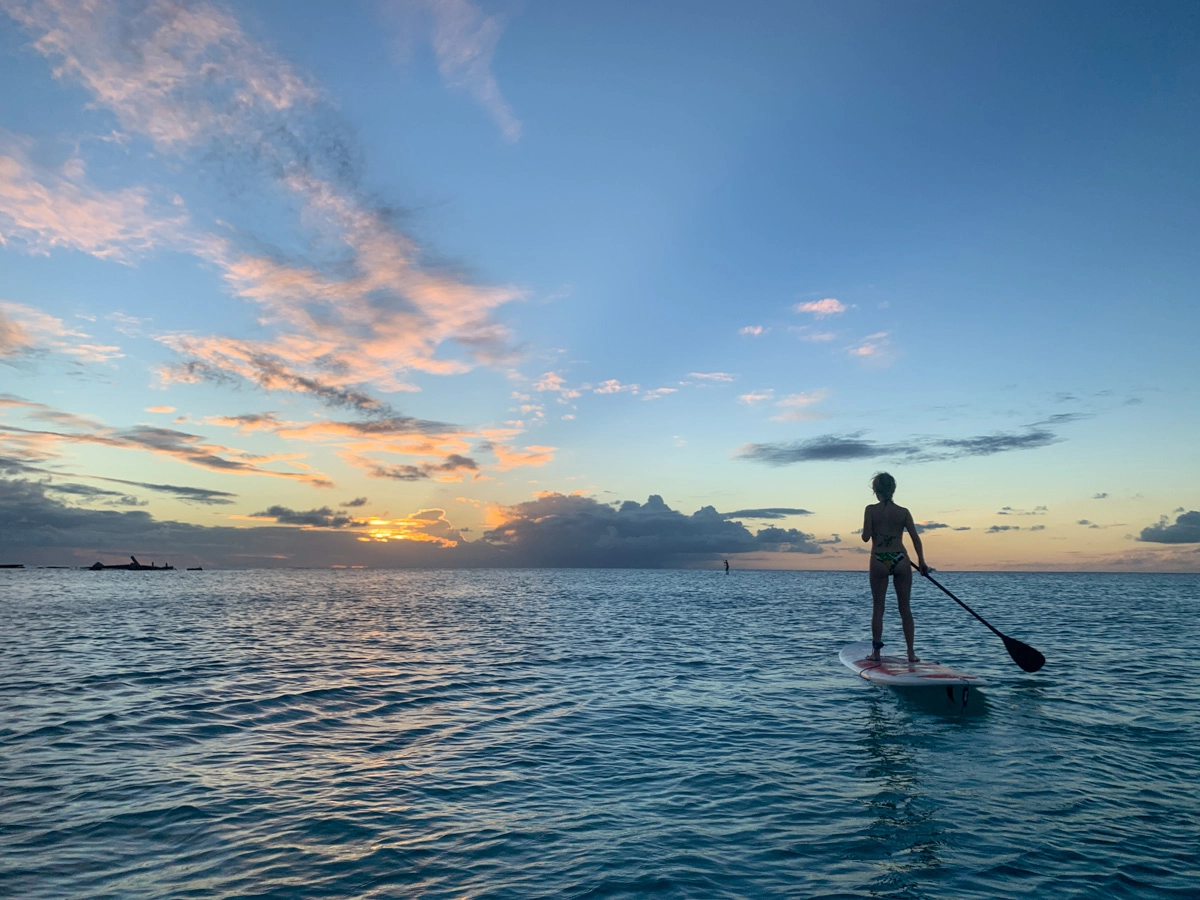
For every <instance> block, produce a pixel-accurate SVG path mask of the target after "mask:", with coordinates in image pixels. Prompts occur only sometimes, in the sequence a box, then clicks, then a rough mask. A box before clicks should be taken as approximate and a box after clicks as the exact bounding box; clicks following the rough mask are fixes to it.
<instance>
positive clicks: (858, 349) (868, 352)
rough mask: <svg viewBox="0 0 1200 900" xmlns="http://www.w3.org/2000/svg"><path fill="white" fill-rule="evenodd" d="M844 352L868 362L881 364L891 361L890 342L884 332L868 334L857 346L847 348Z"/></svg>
mask: <svg viewBox="0 0 1200 900" xmlns="http://www.w3.org/2000/svg"><path fill="white" fill-rule="evenodd" d="M846 351H847V352H848V353H849V354H850V355H851V356H853V357H856V358H858V359H862V360H866V361H869V362H876V363H883V362H888V361H889V360H890V359H891V354H890V342H889V340H888V333H887V332H886V331H877V332H875V334H869V335H867V336H866V337H865V338H863V339H862V340H861V341H859V342H858V343H857V344H854V345H853V346H850V347H847V348H846Z"/></svg>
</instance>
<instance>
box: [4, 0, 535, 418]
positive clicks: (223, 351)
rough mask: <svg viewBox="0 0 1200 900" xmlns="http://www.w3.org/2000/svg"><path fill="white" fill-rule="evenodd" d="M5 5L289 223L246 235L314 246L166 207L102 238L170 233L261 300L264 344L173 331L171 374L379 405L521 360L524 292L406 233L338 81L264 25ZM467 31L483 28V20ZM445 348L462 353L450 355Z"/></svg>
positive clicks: (54, 48)
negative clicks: (515, 329) (517, 346)
mask: <svg viewBox="0 0 1200 900" xmlns="http://www.w3.org/2000/svg"><path fill="white" fill-rule="evenodd" d="M451 6H453V4H451ZM4 8H5V9H6V10H7V11H8V12H9V13H10V14H11V15H12V16H13V17H14V18H15V19H17V21H19V22H20V23H21V24H23V25H24V26H25V27H26V28H27V29H28V30H29V31H30V32H32V33H33V34H34V36H35V38H36V41H35V44H34V46H35V48H36V49H37V50H38V51H40V52H41V53H43V54H44V55H45V56H47V57H49V58H51V59H53V60H54V61H55V62H56V70H55V71H56V74H57V75H58V77H60V78H62V79H63V80H65V81H68V82H71V83H78V84H80V85H81V86H82V87H83V88H84V89H85V90H86V91H87V92H88V93H89V94H90V95H91V97H92V100H93V101H94V104H95V105H96V106H97V107H100V108H104V109H108V110H110V111H111V112H112V113H113V114H114V115H115V116H116V118H117V120H118V123H119V124H120V126H121V127H122V128H124V129H127V130H128V131H130V132H132V133H134V134H137V135H141V136H144V137H145V138H147V139H148V140H149V141H150V142H151V143H152V144H153V146H154V148H155V150H156V151H158V153H159V154H160V155H165V156H174V157H178V158H180V159H183V160H185V161H186V162H188V163H189V164H192V165H196V166H209V167H215V168H216V170H217V172H218V175H219V176H220V177H222V178H223V179H225V180H229V179H233V180H235V181H237V179H239V178H240V179H241V181H239V182H238V183H237V188H238V191H239V193H241V194H244V193H245V188H247V187H251V188H257V189H258V190H259V191H260V194H261V200H262V205H264V206H265V205H267V204H275V205H276V206H277V207H280V208H281V209H282V211H284V212H285V213H286V215H285V216H280V217H276V218H278V219H279V220H280V221H283V222H285V223H286V224H285V225H284V228H285V229H286V233H284V234H279V235H269V236H267V235H261V234H250V235H247V236H246V238H245V240H246V243H247V244H252V245H254V246H256V247H260V248H261V247H267V246H271V247H283V246H303V247H306V248H307V249H306V250H305V252H304V255H303V257H302V258H300V259H296V260H291V259H288V258H286V257H285V256H284V255H283V253H282V251H280V252H276V253H274V254H266V253H263V252H261V250H258V251H247V250H244V249H242V248H241V247H239V246H237V245H236V244H235V243H234V242H233V241H232V240H231V239H229V238H228V237H225V236H221V235H217V234H204V233H200V232H198V231H197V230H195V229H194V228H192V229H190V230H186V232H185V229H184V226H183V224H182V218H179V219H175V220H168V221H170V222H173V223H174V226H173V227H172V228H170V229H165V228H162V227H161V217H159V219H160V221H159V222H158V223H157V224H156V225H155V229H154V230H153V231H150V232H146V230H145V228H143V227H142V226H139V227H138V229H134V230H132V231H130V230H129V229H126V230H125V231H121V232H118V233H113V234H103V235H101V236H100V237H98V238H96V239H92V238H88V240H87V242H86V247H85V249H86V248H93V250H94V251H95V252H108V251H109V250H110V249H111V250H112V252H113V253H116V252H117V250H116V249H115V248H124V250H123V251H122V252H130V253H132V252H141V251H144V249H145V244H146V242H147V241H153V240H167V241H168V242H170V243H171V244H172V246H174V247H176V248H177V249H180V250H183V251H186V252H190V253H192V254H194V255H196V256H198V257H199V258H201V259H202V260H204V261H205V262H206V263H208V264H209V265H211V266H213V267H214V268H216V270H217V271H218V272H219V273H220V274H221V275H222V277H223V278H224V280H225V282H226V284H227V286H228V288H229V290H230V291H231V293H233V294H234V295H235V296H238V297H241V298H243V299H245V300H247V301H249V302H252V303H254V304H256V305H257V307H258V310H259V313H260V318H261V321H262V323H263V324H264V325H265V326H266V327H267V330H268V334H269V337H267V338H265V339H260V340H243V339H234V338H229V337H222V336H197V335H191V334H178V333H168V334H162V335H158V339H159V340H160V341H162V342H163V343H164V344H166V345H167V346H169V347H171V348H172V349H174V350H175V351H176V352H177V353H179V354H180V355H181V356H182V357H183V361H182V363H181V364H179V365H177V366H169V367H167V368H166V369H164V370H163V373H162V377H163V378H164V380H165V381H168V382H169V381H171V380H180V381H198V380H208V381H213V382H217V383H222V382H225V383H236V382H237V381H240V380H248V381H250V382H251V383H254V384H257V385H259V386H260V387H262V388H264V389H266V390H273V391H289V392H295V393H300V394H307V395H311V396H313V397H314V398H315V399H317V400H319V401H320V402H323V403H326V404H329V405H334V406H352V407H354V408H357V409H361V410H371V409H372V408H374V405H375V404H377V401H373V400H372V399H371V398H370V397H368V396H367V395H366V394H365V393H364V391H363V386H364V385H368V384H369V385H372V386H373V387H374V388H376V389H379V390H384V391H396V390H407V389H412V388H413V386H412V385H411V384H409V383H408V382H407V381H406V379H405V375H406V373H408V372H410V371H419V372H425V373H430V374H454V373H458V372H463V371H466V370H468V369H470V368H472V367H473V366H474V365H477V364H488V365H491V364H498V363H500V362H503V361H506V360H509V359H511V358H512V354H513V351H512V349H511V348H510V347H509V345H508V344H509V341H508V333H507V331H506V329H505V328H503V327H502V326H501V325H499V324H498V323H496V322H495V321H494V320H493V319H492V317H491V316H492V311H493V310H494V309H495V307H497V306H499V305H502V304H504V303H508V302H510V301H512V300H515V299H517V298H519V297H521V296H524V293H523V292H522V291H519V290H517V289H515V288H511V287H481V286H477V285H474V284H472V283H471V282H470V281H469V280H468V279H466V278H464V277H462V276H461V275H460V274H459V273H456V272H453V271H449V270H446V269H444V268H440V267H438V266H436V265H433V264H431V263H430V262H429V261H428V259H427V254H426V253H425V252H424V251H423V249H422V247H421V246H420V245H419V244H418V243H417V242H416V241H415V240H413V239H412V238H411V237H410V236H409V235H407V234H405V233H404V232H402V231H401V230H399V229H398V228H397V227H396V224H395V223H396V218H397V217H396V213H395V210H394V209H393V208H392V207H391V206H389V205H388V204H386V203H384V202H382V201H380V200H379V199H378V198H377V196H376V195H375V194H374V193H372V192H370V191H367V190H365V189H364V188H363V187H362V186H361V184H360V180H361V172H362V168H363V166H362V163H361V159H360V158H361V155H362V154H361V149H360V148H359V146H358V144H357V142H356V141H354V139H353V137H352V135H351V132H350V130H349V129H348V128H347V127H345V126H344V125H343V124H342V123H341V122H340V119H339V117H338V115H337V113H336V112H335V110H334V109H333V107H332V106H331V105H330V104H329V103H328V102H327V101H326V99H325V98H324V96H323V94H322V92H321V91H320V90H319V89H318V88H317V87H316V86H315V85H314V84H313V83H312V81H311V80H310V79H308V78H307V77H306V76H304V75H302V74H300V73H299V72H297V71H296V70H295V69H294V68H293V67H291V66H290V65H288V63H287V62H285V61H284V60H282V59H281V58H279V57H278V56H277V55H276V54H274V53H273V52H271V51H270V50H268V49H266V48H264V47H262V46H261V45H259V44H258V43H257V42H255V41H254V40H252V39H251V38H250V37H248V36H247V35H246V34H245V33H244V32H243V31H242V29H241V27H240V25H239V24H238V22H237V20H236V19H235V18H234V17H233V15H232V14H231V13H230V12H229V11H227V10H226V9H223V8H218V7H216V6H214V5H212V4H207V3H203V2H197V3H187V4H185V3H180V2H174V0H158V2H154V3H150V4H139V3H131V2H124V0H95V2H92V3H87V4H77V3H71V2H67V0H57V2H46V3H36V4H35V3H27V2H22V0H4ZM449 8H450V7H447V9H449ZM466 8H468V7H467V6H466V4H462V6H461V8H460V12H461V11H462V9H466ZM447 21H449V20H447ZM463 28H464V29H465V31H464V32H463V33H464V34H466V33H468V32H470V27H469V23H468V24H467V25H464V26H463ZM135 46H136V47H137V52H130V50H129V48H130V47H135ZM18 174H19V173H18ZM80 177H81V176H80ZM77 181H78V179H77ZM69 185H75V186H76V188H78V191H82V190H83V187H82V186H81V185H82V182H81V181H80V182H79V184H76V182H75V181H69V180H68V181H67V182H66V183H63V184H59V183H57V182H56V183H55V185H54V187H55V188H56V190H57V193H60V194H64V195H65V196H66V197H67V200H73V199H78V198H77V197H75V195H71V194H70V192H69V191H68V186H69ZM88 190H92V189H88ZM86 196H88V197H90V196H91V194H87V195H86ZM119 199H120V198H119ZM281 200H282V201H283V202H282V204H280V201H281ZM142 201H145V202H144V203H143V202H142ZM63 202H66V201H63ZM123 202H124V203H125V205H126V206H128V207H129V208H130V209H133V210H135V211H136V210H138V209H141V210H143V211H144V210H145V209H148V204H149V200H148V199H146V198H145V197H144V196H143V195H141V194H131V195H127V196H126V195H123ZM139 203H140V204H141V206H139V205H138V204H139ZM132 217H133V214H132V213H130V214H128V215H126V216H125V219H124V220H122V221H126V220H132ZM146 218H147V216H146V215H143V220H144V219H146ZM264 218H265V217H256V222H258V221H260V220H262V219H264ZM139 221H140V220H139ZM26 231H27V232H28V233H30V234H34V233H39V234H40V233H41V232H37V231H36V229H34V230H33V231H30V230H29V229H26ZM143 232H146V233H147V234H148V235H149V236H148V237H147V238H146V239H145V240H142V239H141V238H140V236H141V235H142V234H143ZM235 233H236V232H235ZM42 240H45V239H44V238H43V239H42ZM447 347H449V348H450V349H449V353H450V355H449V356H441V355H439V352H440V351H441V350H442V349H443V348H447Z"/></svg>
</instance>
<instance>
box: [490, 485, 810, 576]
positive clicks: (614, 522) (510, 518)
mask: <svg viewBox="0 0 1200 900" xmlns="http://www.w3.org/2000/svg"><path fill="white" fill-rule="evenodd" d="M494 514H495V516H496V517H497V518H498V519H499V521H498V522H497V523H496V525H495V527H494V528H492V529H491V530H489V531H488V532H486V533H485V535H484V538H485V540H487V541H488V542H489V543H491V544H493V545H494V546H497V547H500V548H503V549H504V550H505V551H506V553H508V554H510V555H512V556H515V557H517V558H520V559H521V560H523V561H526V562H527V564H529V565H538V566H589V567H592V566H594V567H610V566H622V567H637V568H655V567H662V566H669V565H681V564H686V563H687V562H688V561H689V560H692V561H698V560H701V559H711V558H717V557H720V556H723V555H729V554H733V553H746V552H751V551H754V550H782V551H785V552H793V553H821V552H822V549H821V547H819V546H818V545H817V544H816V543H815V542H814V541H813V537H812V535H807V534H804V533H803V532H800V531H798V530H796V529H781V528H765V529H763V530H762V531H760V532H758V534H757V535H755V534H752V533H751V532H750V531H749V530H747V529H746V528H745V526H743V525H742V524H741V523H739V522H733V521H730V520H729V519H728V518H726V517H725V516H723V515H722V514H721V513H719V512H717V511H716V510H715V509H713V508H712V507H711V506H706V507H703V508H702V509H700V510H698V511H697V512H695V513H693V514H692V515H691V516H686V515H684V514H683V513H680V512H677V511H675V510H672V509H671V508H670V507H668V506H667V505H666V504H665V503H664V502H663V500H662V498H661V497H659V496H657V495H652V496H651V497H650V498H649V499H648V500H647V501H646V503H645V504H639V503H637V502H635V501H632V500H627V501H625V502H624V503H622V504H621V505H620V506H619V507H617V508H613V507H612V506H610V505H608V504H604V503H600V502H598V501H596V500H594V499H592V498H590V497H584V496H580V495H564V494H558V493H549V494H544V495H542V496H539V497H538V498H537V499H535V500H531V501H528V502H525V503H518V504H515V505H514V506H509V507H501V508H498V509H497V510H495V511H494Z"/></svg>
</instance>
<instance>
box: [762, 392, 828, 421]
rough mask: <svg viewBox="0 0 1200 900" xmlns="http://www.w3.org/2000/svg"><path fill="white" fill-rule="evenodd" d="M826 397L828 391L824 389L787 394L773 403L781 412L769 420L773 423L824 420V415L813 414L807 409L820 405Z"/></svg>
mask: <svg viewBox="0 0 1200 900" xmlns="http://www.w3.org/2000/svg"><path fill="white" fill-rule="evenodd" d="M828 396H829V391H828V390H826V389H824V388H822V389H821V390H817V391H809V392H807V393H800V394H789V395H788V396H786V397H783V398H781V399H779V400H777V401H775V405H776V406H777V407H779V408H780V409H781V410H782V411H781V412H780V413H779V414H778V415H774V416H772V417H771V419H772V421H775V422H805V421H810V420H812V419H823V418H826V415H825V414H824V413H818V412H814V411H812V410H811V409H809V407H811V406H814V405H815V404H817V403H820V402H821V401H822V400H824V399H825V398H827V397H828Z"/></svg>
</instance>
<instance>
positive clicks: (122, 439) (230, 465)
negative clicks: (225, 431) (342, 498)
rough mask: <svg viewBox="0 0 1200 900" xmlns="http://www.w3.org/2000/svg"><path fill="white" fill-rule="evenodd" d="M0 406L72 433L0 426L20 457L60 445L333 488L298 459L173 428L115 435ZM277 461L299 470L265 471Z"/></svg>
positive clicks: (1, 400)
mask: <svg viewBox="0 0 1200 900" xmlns="http://www.w3.org/2000/svg"><path fill="white" fill-rule="evenodd" d="M0 407H7V408H15V409H20V410H22V411H24V412H25V413H26V415H27V416H29V417H31V418H34V419H38V420H41V421H50V422H55V423H57V424H59V425H61V426H65V427H67V428H73V429H76V430H73V431H65V430H50V429H40V428H23V427H19V426H16V425H0V443H3V444H4V445H5V449H6V450H7V449H8V445H13V446H14V447H15V448H16V449H17V450H18V451H20V454H21V455H22V456H23V458H34V457H35V456H37V458H43V459H44V458H50V457H51V456H55V455H58V454H57V451H56V448H57V447H58V446H59V445H62V444H95V445H99V446H105V447H115V448H119V449H123V450H143V451H146V452H149V453H154V454H158V455H162V456H167V457H171V458H173V459H176V460H179V461H180V462H184V463H187V464H189V465H193V466H199V467H200V468H204V469H209V470H211V471H216V472H225V473H229V474H233V475H268V476H271V477H274V478H287V479H292V480H296V481H302V482H304V483H307V484H311V485H314V486H316V487H332V485H333V482H332V481H330V480H329V479H328V478H327V477H326V476H324V475H323V474H321V473H320V472H318V471H316V470H314V469H312V468H310V467H308V466H306V465H305V464H304V463H302V462H299V461H298V458H297V457H296V456H291V455H276V456H263V455H259V454H252V453H247V452H245V451H242V450H236V449H233V448H230V447H225V446H222V445H220V444H211V443H207V442H205V441H204V440H203V439H202V438H201V437H200V436H199V435H195V434H189V433H187V432H183V431H177V430H175V429H173V428H157V427H154V426H150V425H137V426H134V427H132V428H126V429H120V430H118V429H115V428H111V427H109V426H107V425H104V424H102V423H99V422H96V421H94V420H91V419H86V418H84V417H82V416H76V415H74V414H72V413H65V412H61V411H58V410H54V409H52V408H51V407H47V406H45V405H43V404H40V403H31V402H29V401H26V400H22V399H21V398H19V397H12V396H11V395H3V396H0ZM276 462H284V463H287V464H288V465H290V466H292V467H294V468H298V469H301V471H299V472H281V471H278V470H275V469H268V468H265V466H266V465H268V464H270V463H276Z"/></svg>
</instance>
